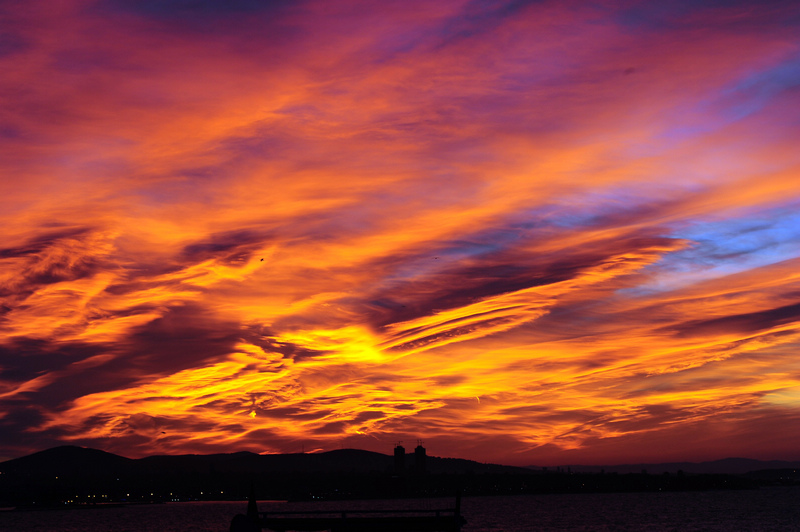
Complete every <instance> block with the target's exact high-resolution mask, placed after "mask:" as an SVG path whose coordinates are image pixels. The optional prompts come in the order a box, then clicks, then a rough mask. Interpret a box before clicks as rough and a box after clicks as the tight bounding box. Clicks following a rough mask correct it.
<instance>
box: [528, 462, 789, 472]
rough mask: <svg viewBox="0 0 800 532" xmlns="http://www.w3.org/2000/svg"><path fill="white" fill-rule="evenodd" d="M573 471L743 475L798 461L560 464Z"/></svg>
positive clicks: (535, 467)
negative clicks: (680, 472)
mask: <svg viewBox="0 0 800 532" xmlns="http://www.w3.org/2000/svg"><path fill="white" fill-rule="evenodd" d="M529 467H530V468H531V469H540V468H539V467H538V466H529ZM561 469H569V470H571V471H574V472H585V473H599V472H601V471H605V472H606V473H640V472H641V471H648V472H649V473H656V474H658V473H663V472H668V473H677V472H678V471H683V472H684V473H689V474H695V475H703V474H710V475H743V474H745V473H749V472H752V471H758V470H765V469H768V470H769V469H800V462H789V461H782V460H754V459H752V458H723V459H721V460H712V461H708V462H664V463H642V464H620V465H602V466H600V465H569V466H561Z"/></svg>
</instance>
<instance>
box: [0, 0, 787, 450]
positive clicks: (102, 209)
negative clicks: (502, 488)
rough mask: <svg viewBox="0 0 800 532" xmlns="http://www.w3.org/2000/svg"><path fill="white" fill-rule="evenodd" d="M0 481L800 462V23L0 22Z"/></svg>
mask: <svg viewBox="0 0 800 532" xmlns="http://www.w3.org/2000/svg"><path fill="white" fill-rule="evenodd" d="M0 69H1V70H0V72H2V75H0V223H2V238H1V239H0V434H1V435H2V436H0V440H2V444H1V445H0V460H5V459H9V458H13V457H16V456H22V455H24V454H28V453H31V452H35V451H38V450H42V449H45V448H48V447H52V446H56V445H62V444H72V445H82V446H89V447H95V448H99V449H103V450H107V451H110V452H115V453H118V454H122V455H124V456H128V457H140V456H146V455H150V454H166V453H169V454H178V453H212V452H235V451H242V450H247V451H253V452H258V453H278V452H300V451H301V450H305V451H306V452H312V451H327V450H333V449H338V448H341V447H354V448H361V449H368V450H373V451H378V452H382V453H386V454H389V453H391V451H392V447H393V446H394V444H395V443H396V442H397V441H403V442H405V446H406V447H407V448H409V447H413V446H415V445H416V440H417V439H421V440H423V441H424V442H425V446H426V447H427V449H428V453H429V454H431V455H435V456H450V457H460V458H469V459H473V460H478V461H482V462H494V463H504V464H513V465H532V464H536V465H557V464H577V463H584V464H590V463H592V464H612V463H631V462H644V461H651V462H652V461H677V460H687V461H701V460H712V459H718V458H725V457H729V456H742V457H750V458H760V459H795V460H796V459H800V447H798V445H797V442H798V441H800V4H798V2H796V1H795V0H787V1H785V2H759V3H756V2H752V1H740V2H736V1H707V2H698V1H693V0H678V1H674V2H636V1H621V2H617V1H597V2H587V1H560V0H559V1H537V2H525V1H510V2H500V1H481V0H454V1H450V0H447V1H442V0H437V1H414V0H404V1H402V2H401V1H392V0H389V1H357V0H342V1H335V2H332V1H325V0H321V1H309V2H305V1H288V0H287V1H259V0H228V1H226V2H222V1H219V2H217V1H212V0H63V1H58V0H34V1H25V2H0Z"/></svg>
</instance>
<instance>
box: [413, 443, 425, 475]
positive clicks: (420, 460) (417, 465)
mask: <svg viewBox="0 0 800 532" xmlns="http://www.w3.org/2000/svg"><path fill="white" fill-rule="evenodd" d="M414 469H415V470H416V472H417V473H418V474H420V475H422V474H424V473H425V447H423V446H422V442H418V445H417V447H416V448H415V449H414Z"/></svg>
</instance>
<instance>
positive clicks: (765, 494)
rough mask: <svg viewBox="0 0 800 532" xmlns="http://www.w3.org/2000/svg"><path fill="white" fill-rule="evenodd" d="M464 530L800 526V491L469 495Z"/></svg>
mask: <svg viewBox="0 0 800 532" xmlns="http://www.w3.org/2000/svg"><path fill="white" fill-rule="evenodd" d="M453 503H454V499H417V500H401V501H347V502H333V501H321V502H304V503H276V502H261V503H259V509H260V510H261V511H270V510H286V511H305V510H331V509H336V510H340V509H376V508H387V507H390V508H428V509H430V508H446V507H451V506H452V505H453ZM246 506H247V504H246V502H244V501H243V502H183V503H167V504H155V505H146V506H128V507H121V508H102V509H76V510H46V511H5V512H0V530H21V531H24V530H35V531H37V532H44V531H53V532H76V531H109V532H112V531H113V532H124V531H129V532H138V531H149V530H152V531H165V532H201V531H202V532H205V531H208V532H225V531H227V530H229V527H230V522H231V519H232V518H233V516H234V515H236V514H237V513H244V512H245V510H246ZM461 509H462V514H463V515H464V517H465V518H466V519H467V525H466V526H465V527H464V529H463V530H464V532H470V531H476V532H477V531H487V532H488V531H497V532H523V531H534V530H583V531H603V530H608V531H611V530H614V531H626V530H631V531H633V530H635V531H640V530H642V531H681V532H683V531H726V532H728V531H738V530H742V531H745V530H750V531H759V532H760V531H791V530H798V531H800V488H763V489H760V490H754V491H707V492H663V493H662V492H658V493H602V494H581V495H522V496H503V497H465V498H464V499H463V500H462V504H461Z"/></svg>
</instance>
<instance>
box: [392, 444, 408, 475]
mask: <svg viewBox="0 0 800 532" xmlns="http://www.w3.org/2000/svg"><path fill="white" fill-rule="evenodd" d="M401 443H403V442H397V446H395V448H394V473H395V475H402V474H404V473H405V471H406V448H405V447H403V446H402V445H400V444H401Z"/></svg>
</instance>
